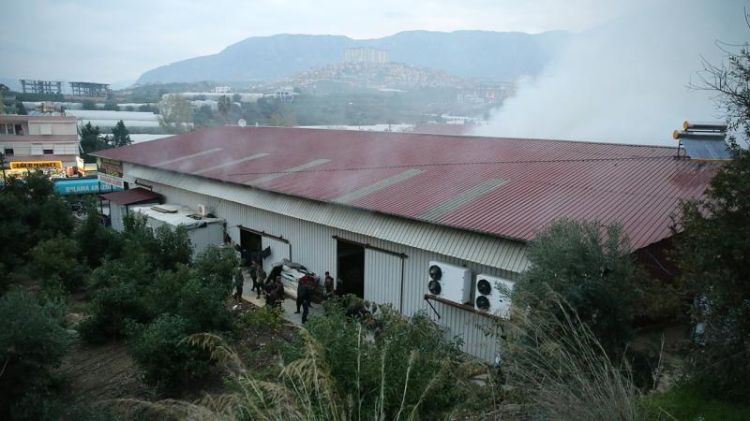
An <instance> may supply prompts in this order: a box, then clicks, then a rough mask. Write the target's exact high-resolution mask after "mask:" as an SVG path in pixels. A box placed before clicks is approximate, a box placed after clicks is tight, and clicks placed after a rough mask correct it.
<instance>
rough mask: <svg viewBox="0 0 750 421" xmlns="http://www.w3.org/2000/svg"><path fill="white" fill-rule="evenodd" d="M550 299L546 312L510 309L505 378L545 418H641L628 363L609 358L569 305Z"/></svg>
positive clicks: (581, 420)
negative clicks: (515, 311) (551, 302)
mask: <svg viewBox="0 0 750 421" xmlns="http://www.w3.org/2000/svg"><path fill="white" fill-rule="evenodd" d="M551 300H553V304H554V306H551V307H554V308H550V310H549V311H547V310H537V311H528V312H526V313H525V314H514V315H513V316H514V317H513V320H512V321H510V322H509V323H508V325H507V326H506V328H507V331H508V333H509V335H508V341H507V355H506V373H507V376H508V383H509V384H510V385H512V386H514V387H516V388H518V389H519V390H522V391H523V392H524V393H525V394H526V396H527V398H528V399H529V401H530V407H531V408H533V409H534V410H535V411H538V412H539V413H540V415H541V416H542V417H543V418H545V419H558V420H577V421H583V420H603V419H607V420H637V419H641V418H642V414H641V411H640V407H639V392H638V389H637V388H636V387H635V386H634V384H633V381H632V376H631V374H630V368H629V365H628V364H627V362H626V361H624V360H623V362H622V364H616V363H615V362H613V361H612V360H611V359H610V357H609V356H608V355H607V353H606V352H605V351H604V349H603V348H602V346H601V344H600V343H599V341H598V340H597V338H596V336H595V335H594V334H593V332H592V331H591V329H589V327H588V326H587V325H586V324H585V323H583V322H582V321H581V320H580V319H579V318H578V316H577V315H576V314H575V312H574V311H573V310H572V309H571V308H570V306H568V305H567V304H566V303H565V302H564V301H563V300H562V299H561V298H560V297H558V296H556V297H553V298H551ZM561 314H562V315H563V317H559V316H560V315H561Z"/></svg>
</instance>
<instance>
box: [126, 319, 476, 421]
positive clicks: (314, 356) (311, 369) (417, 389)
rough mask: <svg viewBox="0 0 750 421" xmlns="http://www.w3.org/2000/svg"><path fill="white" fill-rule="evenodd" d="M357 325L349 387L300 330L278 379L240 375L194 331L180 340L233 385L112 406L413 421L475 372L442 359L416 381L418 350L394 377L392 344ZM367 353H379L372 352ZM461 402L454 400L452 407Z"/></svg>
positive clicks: (211, 339)
mask: <svg viewBox="0 0 750 421" xmlns="http://www.w3.org/2000/svg"><path fill="white" fill-rule="evenodd" d="M357 326H358V327H357V329H356V331H355V332H354V334H355V335H356V336H357V337H356V338H353V339H354V343H356V344H357V348H356V356H355V357H356V362H355V363H354V364H355V365H356V367H357V368H356V371H355V372H352V373H350V375H351V378H354V379H356V380H355V382H356V384H355V385H354V387H353V388H351V387H342V384H341V382H340V381H339V380H338V379H337V378H336V377H335V376H334V374H333V373H332V370H331V368H332V364H335V361H331V358H330V357H331V355H328V353H329V352H330V351H329V350H328V349H326V347H325V346H324V345H323V342H321V341H319V340H318V339H316V338H315V337H313V335H312V334H311V333H310V332H308V331H307V330H305V329H300V331H299V335H300V337H301V338H302V343H303V346H302V348H303V349H302V350H301V354H302V355H301V357H299V358H297V359H295V360H294V361H291V362H288V363H281V369H280V374H279V376H278V378H276V379H275V380H271V381H268V380H262V379H260V378H258V377H256V376H255V375H254V373H250V372H249V371H248V370H246V369H245V367H244V366H243V364H242V361H241V359H240V358H239V357H238V355H237V354H236V352H235V351H234V350H233V349H231V348H230V347H229V346H227V345H226V344H225V343H224V341H223V340H222V339H221V338H220V337H218V336H216V335H212V334H198V335H193V336H191V337H190V338H189V339H188V342H189V343H190V344H191V345H194V346H198V347H201V348H204V349H206V350H209V351H210V352H211V355H212V358H214V359H215V360H217V361H219V362H220V364H222V365H223V367H224V368H225V369H226V370H227V372H228V373H229V377H230V380H231V382H232V383H233V384H234V388H233V389H234V391H233V392H231V393H226V394H223V395H220V396H205V397H204V398H202V399H201V400H199V401H196V402H183V401H177V400H163V401H159V402H136V401H119V402H118V403H117V406H118V407H119V409H120V410H123V411H125V412H129V413H130V415H132V414H134V413H135V412H136V411H145V412H148V413H154V414H160V415H161V416H168V417H174V418H177V419H187V420H209V419H210V420H241V419H242V420H261V421H266V420H267V421H271V420H274V421H275V420H315V421H317V420H342V421H343V420H351V419H377V420H385V419H394V420H413V419H418V418H420V416H424V415H425V414H424V413H423V411H422V410H423V409H424V408H423V406H424V405H425V404H426V403H427V402H429V401H430V400H431V398H432V395H433V394H434V393H436V392H438V389H439V388H440V387H443V386H444V385H445V384H450V385H451V386H453V387H462V386H460V385H461V384H464V381H465V380H466V379H463V378H460V377H465V376H469V375H475V374H477V369H476V366H477V364H472V363H469V362H457V361H455V360H453V359H451V358H444V359H441V360H438V361H437V369H436V370H434V371H432V372H430V373H429V377H427V378H424V377H422V378H419V379H418V378H417V374H422V375H424V373H417V371H418V367H419V364H420V362H421V361H420V360H421V359H424V358H425V356H424V355H423V353H422V352H420V350H418V349H412V350H411V351H410V352H409V353H408V354H407V355H408V360H407V361H406V369H405V370H402V371H400V372H399V373H397V374H394V372H393V370H392V367H389V366H388V364H389V361H390V358H392V355H391V354H392V353H393V352H396V350H395V348H396V346H397V345H396V344H395V342H390V343H386V344H383V346H380V347H375V346H374V345H372V343H373V341H375V339H373V338H372V337H368V332H367V330H366V327H364V326H363V325H361V324H358V325H357ZM407 339H408V338H407ZM407 342H408V340H407ZM402 345H403V344H398V346H402ZM373 352H376V353H379V354H377V355H373V354H372V353H373ZM373 357H377V361H378V363H377V365H379V367H377V370H372V368H373V367H370V368H371V370H369V371H366V367H367V365H368V364H365V362H366V361H367V362H368V363H372V361H373ZM370 365H371V364H370ZM374 371H377V372H376V373H374ZM485 373H486V370H485ZM373 375H374V376H378V377H379V386H378V390H376V391H373V388H372V387H369V388H368V387H367V386H366V385H365V384H364V383H362V382H363V381H364V379H365V377H369V379H368V380H370V386H371V384H372V383H373V382H372V380H373V379H372V378H371V377H372V376H373ZM396 376H398V377H396ZM417 379H418V380H419V381H417ZM465 383H470V382H468V381H466V382H465ZM394 385H398V387H399V392H398V393H397V394H393V393H389V391H391V390H393V388H394ZM401 385H403V386H401ZM415 397H416V399H415ZM461 403H462V402H454V405H456V406H458V405H460V404H461ZM450 410H451V408H447V409H446V411H448V413H446V414H444V416H448V415H449V412H450Z"/></svg>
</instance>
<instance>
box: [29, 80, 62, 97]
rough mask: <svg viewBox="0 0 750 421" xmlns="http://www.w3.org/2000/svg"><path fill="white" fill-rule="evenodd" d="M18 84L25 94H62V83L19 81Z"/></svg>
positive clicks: (56, 81)
mask: <svg viewBox="0 0 750 421" xmlns="http://www.w3.org/2000/svg"><path fill="white" fill-rule="evenodd" d="M20 82H21V88H22V90H23V93H25V94H62V82H60V81H58V80H29V79H21V80H20Z"/></svg>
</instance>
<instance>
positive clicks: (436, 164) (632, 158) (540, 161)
mask: <svg viewBox="0 0 750 421" xmlns="http://www.w3.org/2000/svg"><path fill="white" fill-rule="evenodd" d="M641 159H643V160H659V159H669V160H673V159H674V157H673V156H630V157H617V158H579V159H532V160H521V161H469V162H433V163H424V164H398V165H378V166H372V167H348V168H318V169H306V170H299V171H289V170H286V171H253V172H241V173H231V174H227V175H229V176H235V175H268V174H302V173H315V172H339V171H365V170H382V169H398V168H428V167H448V166H464V165H493V164H545V163H560V162H603V161H635V160H641Z"/></svg>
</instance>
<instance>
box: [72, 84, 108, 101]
mask: <svg viewBox="0 0 750 421" xmlns="http://www.w3.org/2000/svg"><path fill="white" fill-rule="evenodd" d="M70 90H71V94H72V95H73V96H78V97H92V98H105V97H107V96H108V95H109V93H110V89H109V84H108V83H93V82H70Z"/></svg>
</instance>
